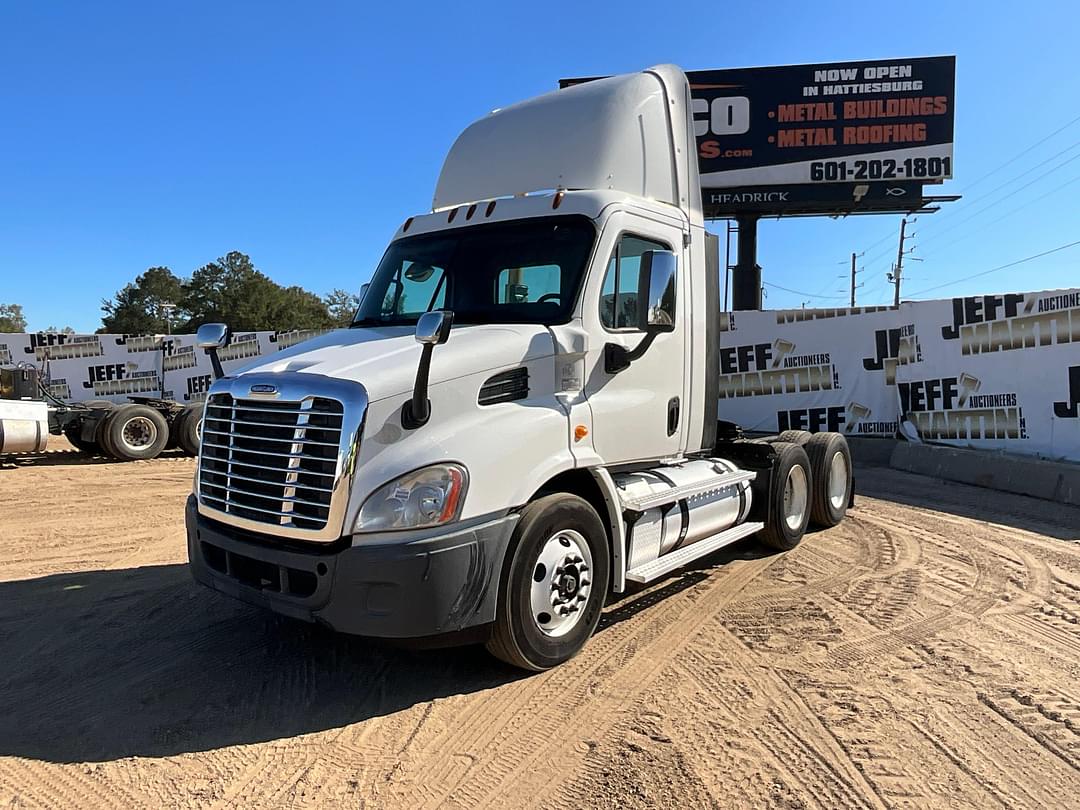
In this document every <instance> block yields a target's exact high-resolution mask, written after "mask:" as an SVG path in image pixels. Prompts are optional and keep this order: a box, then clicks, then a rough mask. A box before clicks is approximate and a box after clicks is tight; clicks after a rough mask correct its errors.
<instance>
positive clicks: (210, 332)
mask: <svg viewBox="0 0 1080 810" xmlns="http://www.w3.org/2000/svg"><path fill="white" fill-rule="evenodd" d="M195 345H196V346H198V347H199V348H200V349H222V348H224V347H225V346H227V345H229V327H228V326H226V325H225V324H223V323H204V324H203V325H202V326H200V327H199V329H198V331H197V332H196V333H195Z"/></svg>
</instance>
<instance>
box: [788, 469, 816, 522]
mask: <svg viewBox="0 0 1080 810" xmlns="http://www.w3.org/2000/svg"><path fill="white" fill-rule="evenodd" d="M809 489H810V487H809V486H807V480H806V470H804V469H803V468H802V466H801V465H798V464H796V465H795V466H794V467H792V468H791V469H790V470H788V474H787V479H786V480H785V481H784V522H785V523H787V525H788V528H789V529H793V530H798V529H800V528H802V525H803V518H804V517H805V515H806V502H807V500H808V498H807V494H808V492H809Z"/></svg>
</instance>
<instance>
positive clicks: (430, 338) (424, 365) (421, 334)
mask: <svg viewBox="0 0 1080 810" xmlns="http://www.w3.org/2000/svg"><path fill="white" fill-rule="evenodd" d="M453 325H454V313H453V312H452V311H450V310H448V309H437V310H435V311H433V312H425V313H424V314H423V315H421V316H420V318H419V320H417V322H416V342H417V343H419V344H420V345H421V346H423V348H422V349H421V351H420V364H419V365H418V366H417V367H416V382H415V383H414V384H413V393H412V398H411V399H409V400H406V402H405V404H404V405H402V406H401V426H402V427H403V428H405V429H406V430H415V429H416V428H418V427H421V426H422V425H425V424H427V421H428V419H430V418H431V402H429V401H428V395H427V394H428V378H429V377H430V375H431V353H432V352H433V351H434V350H435V347H436V346H440V345H442V344H443V343H446V341H448V340H449V339H450V327H452V326H453Z"/></svg>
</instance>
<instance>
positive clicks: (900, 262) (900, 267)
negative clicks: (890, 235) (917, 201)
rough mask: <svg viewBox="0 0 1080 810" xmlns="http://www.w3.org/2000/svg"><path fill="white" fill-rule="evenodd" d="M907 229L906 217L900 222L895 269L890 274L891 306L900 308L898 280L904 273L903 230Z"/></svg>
mask: <svg viewBox="0 0 1080 810" xmlns="http://www.w3.org/2000/svg"><path fill="white" fill-rule="evenodd" d="M906 227H907V217H904V218H903V219H902V220H900V246H899V247H898V248H897V249H896V269H895V271H894V272H893V273H892V283H893V306H894V307H898V306H900V279H901V278H902V276H903V272H904V229H905V228H906Z"/></svg>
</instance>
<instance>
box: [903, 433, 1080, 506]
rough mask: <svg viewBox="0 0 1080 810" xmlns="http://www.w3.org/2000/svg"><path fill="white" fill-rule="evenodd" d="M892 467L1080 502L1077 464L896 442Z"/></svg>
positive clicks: (1043, 496) (965, 482)
mask: <svg viewBox="0 0 1080 810" xmlns="http://www.w3.org/2000/svg"><path fill="white" fill-rule="evenodd" d="M889 466H891V467H893V468H894V469H897V470H904V471H906V472H912V473H916V474H918V475H928V476H932V477H934V478H943V479H945V480H947V481H958V482H960V483H963V484H972V485H974V486H978V487H987V488H988V489H995V490H1000V491H1002V492H1014V493H1016V494H1018V495H1030V496H1032V497H1034V498H1042V499H1044V500H1048V501H1057V502H1058V503H1067V504H1074V505H1080V465H1077V464H1068V463H1064V462H1058V461H1046V460H1044V459H1034V458H1022V457H1019V456H1010V455H1006V454H1004V453H994V452H988V451H985V450H966V449H963V448H959V447H944V446H941V445H930V444H914V443H912V442H897V443H896V446H895V447H894V448H893V450H892V455H891V457H890V459H889Z"/></svg>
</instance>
